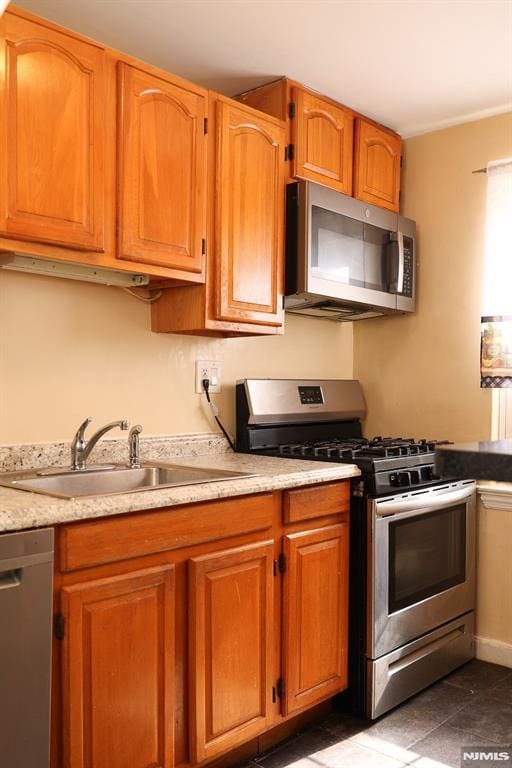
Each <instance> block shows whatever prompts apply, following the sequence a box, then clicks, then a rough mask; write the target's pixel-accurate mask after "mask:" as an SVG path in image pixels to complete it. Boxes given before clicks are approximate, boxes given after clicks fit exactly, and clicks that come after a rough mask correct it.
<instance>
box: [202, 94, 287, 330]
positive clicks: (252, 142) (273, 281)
mask: <svg viewBox="0 0 512 768" xmlns="http://www.w3.org/2000/svg"><path fill="white" fill-rule="evenodd" d="M284 143H285V132H284V126H283V125H282V123H281V122H280V121H278V120H275V119H274V118H272V117H265V116H264V115H261V116H259V115H258V114H257V113H256V112H255V111H254V110H252V109H246V108H244V107H243V106H241V105H239V104H237V103H235V102H233V101H231V100H230V99H224V98H222V97H218V100H217V104H216V156H215V161H214V162H215V200H214V206H215V217H214V219H215V220H214V231H215V246H214V247H215V253H214V259H215V274H214V275H210V279H212V278H213V279H214V281H215V311H216V319H217V320H223V321H228V322H250V323H254V324H264V325H273V326H280V325H281V324H282V322H283V309H282V295H283V258H284V231H283V219H284Z"/></svg>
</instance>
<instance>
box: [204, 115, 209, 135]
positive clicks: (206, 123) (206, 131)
mask: <svg viewBox="0 0 512 768" xmlns="http://www.w3.org/2000/svg"><path fill="white" fill-rule="evenodd" d="M204 132H205V133H208V118H207V117H205V119H204Z"/></svg>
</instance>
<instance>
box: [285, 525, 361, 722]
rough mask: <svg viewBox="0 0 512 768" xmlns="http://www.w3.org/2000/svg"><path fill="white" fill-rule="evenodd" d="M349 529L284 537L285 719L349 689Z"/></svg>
mask: <svg viewBox="0 0 512 768" xmlns="http://www.w3.org/2000/svg"><path fill="white" fill-rule="evenodd" d="M348 531H349V525H348V523H341V524H339V525H331V526H328V527H326V528H319V529H317V530H313V531H308V532H305V533H294V534H290V535H288V536H285V537H284V554H285V556H286V571H285V574H284V582H283V676H284V683H285V693H284V702H283V707H284V714H289V713H290V712H294V711H295V710H299V709H303V708H305V707H308V706H311V705H313V704H315V703H316V702H317V701H321V700H322V699H325V698H327V697H329V696H332V695H334V694H335V693H337V692H338V691H341V690H343V689H344V688H346V687H347V684H348V666H347V655H348V555H349V538H348Z"/></svg>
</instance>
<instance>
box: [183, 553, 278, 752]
mask: <svg viewBox="0 0 512 768" xmlns="http://www.w3.org/2000/svg"><path fill="white" fill-rule="evenodd" d="M273 578H274V576H273V544H272V542H265V543H262V544H249V545H247V546H243V547H236V548H234V549H229V550H225V551H224V552H218V553H215V554H212V555H205V556H204V557H198V558H195V559H193V560H191V561H190V562H189V599H190V612H189V617H190V623H189V639H190V674H191V687H190V704H191V712H190V746H191V756H192V760H193V761H195V762H200V761H201V760H204V759H206V758H210V757H213V756H215V755H217V754H219V753H220V752H224V751H225V750H227V749H229V748H231V747H234V746H236V745H237V744H240V743H242V742H243V741H246V740H247V739H249V738H251V737H253V736H256V735H257V734H258V733H261V732H262V731H264V730H265V729H266V728H267V727H268V725H269V724H270V713H271V705H272V679H271V659H272V642H273V639H272V634H273V633H272V625H273V612H272V611H273Z"/></svg>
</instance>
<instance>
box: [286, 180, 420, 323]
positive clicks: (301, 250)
mask: <svg viewBox="0 0 512 768" xmlns="http://www.w3.org/2000/svg"><path fill="white" fill-rule="evenodd" d="M415 236H416V224H415V222H414V221H411V220H410V219H405V218H404V217H403V216H399V215H398V214H396V213H391V212H390V211H385V210H382V209H381V208H377V207H375V206H374V205H368V204H366V203H364V202H361V201H360V200H356V199H354V198H353V197H348V196H347V195H342V194H341V193H340V192H335V191H334V190H332V189H328V188H327V187H323V186H320V185H319V184H313V183H312V182H309V181H299V182H295V183H293V184H289V185H288V187H287V200H286V285H285V309H286V310H287V311H288V312H295V313H300V314H304V315H310V316H313V317H324V318H329V319H331V320H361V319H365V318H369V317H378V316H379V315H385V314H394V313H402V312H414V305H415V293H416V237H415Z"/></svg>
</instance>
